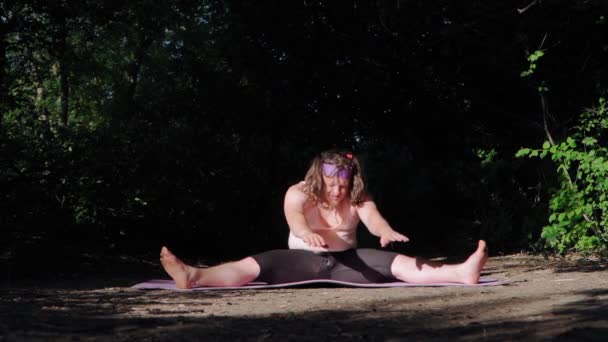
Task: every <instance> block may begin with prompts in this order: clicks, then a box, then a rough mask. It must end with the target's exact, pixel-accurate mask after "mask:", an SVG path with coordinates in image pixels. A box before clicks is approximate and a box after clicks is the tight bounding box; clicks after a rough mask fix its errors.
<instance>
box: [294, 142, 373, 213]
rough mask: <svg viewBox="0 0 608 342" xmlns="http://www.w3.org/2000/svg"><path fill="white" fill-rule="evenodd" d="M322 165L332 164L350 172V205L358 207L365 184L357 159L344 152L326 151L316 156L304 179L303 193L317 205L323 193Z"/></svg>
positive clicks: (362, 196) (351, 154)
mask: <svg viewBox="0 0 608 342" xmlns="http://www.w3.org/2000/svg"><path fill="white" fill-rule="evenodd" d="M323 164H332V165H335V166H336V167H338V168H342V167H344V168H347V169H348V170H350V185H349V187H350V192H349V199H350V203H351V205H356V206H359V205H361V203H362V202H363V198H364V194H365V182H364V181H363V177H362V175H361V165H360V164H359V160H358V159H357V157H356V156H355V155H354V154H353V153H352V152H349V151H345V150H328V151H323V152H321V153H320V154H319V155H317V156H316V157H315V158H314V159H313V160H312V163H311V165H310V168H309V169H308V171H307V172H306V176H305V177H304V182H305V191H306V193H307V194H308V196H310V197H311V198H312V200H313V201H314V202H315V203H319V201H320V199H321V197H322V193H323V170H322V169H323Z"/></svg>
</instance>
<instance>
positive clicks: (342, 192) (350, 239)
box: [160, 150, 488, 288]
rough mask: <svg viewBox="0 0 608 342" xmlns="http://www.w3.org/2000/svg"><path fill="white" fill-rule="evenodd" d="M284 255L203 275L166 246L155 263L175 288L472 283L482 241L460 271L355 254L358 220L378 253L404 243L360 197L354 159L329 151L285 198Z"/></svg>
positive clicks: (393, 256) (368, 251) (386, 254)
mask: <svg viewBox="0 0 608 342" xmlns="http://www.w3.org/2000/svg"><path fill="white" fill-rule="evenodd" d="M284 213H285V218H286V220H287V224H288V226H289V230H290V233H289V240H288V245H289V249H277V250H272V251H267V252H263V253H259V254H256V255H252V256H249V257H246V258H244V259H242V260H239V261H233V262H227V263H224V264H220V265H217V266H213V267H209V268H195V267H192V266H189V265H186V264H185V263H183V262H182V261H181V260H180V259H178V258H177V257H176V256H175V255H174V254H173V253H171V252H170V251H169V250H168V249H167V248H166V247H162V249H161V253H160V260H161V263H162V265H163V268H164V269H165V271H166V272H167V273H168V274H169V275H170V276H171V278H173V280H175V282H176V286H177V287H178V288H191V287H198V286H240V285H244V284H247V283H249V282H252V281H261V282H266V283H269V284H280V283H289V282H296V281H306V280H315V279H330V280H340V281H347V282H355V283H378V282H391V281H405V282H409V283H418V284H423V283H437V282H454V283H463V284H476V283H477V282H478V281H479V277H480V272H481V270H482V268H483V266H484V264H485V263H486V261H487V258H488V251H487V246H486V243H485V241H483V240H480V241H479V242H478V245H477V249H476V250H475V251H474V252H473V253H472V254H471V255H470V256H469V257H468V258H467V259H466V260H465V261H464V262H463V263H460V264H446V263H440V262H435V261H430V260H426V259H424V258H420V257H411V256H407V255H403V254H398V253H395V252H391V251H386V250H381V249H373V248H359V249H358V248H356V247H357V238H356V230H357V226H358V224H359V221H361V222H362V223H363V224H364V225H365V226H366V228H367V229H368V230H369V231H370V232H371V233H372V234H373V235H375V236H377V237H379V238H380V246H381V247H382V248H384V247H386V245H388V244H389V243H391V242H407V241H409V239H408V238H407V237H406V236H405V235H403V234H401V233H398V232H397V231H395V230H394V229H393V228H392V227H391V226H390V225H389V224H388V222H387V221H386V220H385V219H384V218H383V216H382V215H381V214H380V212H379V210H378V208H377V207H376V205H375V203H374V201H373V200H372V199H371V198H370V196H369V195H368V194H367V193H366V192H365V182H364V180H363V177H362V175H361V167H360V164H359V161H358V159H357V158H356V156H354V154H353V153H351V152H346V151H340V150H330V151H325V152H322V153H320V154H319V155H318V156H317V157H316V158H314V159H313V161H312V163H311V166H310V168H309V170H308V172H307V173H306V176H305V178H304V181H302V182H300V183H297V184H295V185H292V186H291V187H290V188H289V189H288V190H287V192H286V194H285V201H284Z"/></svg>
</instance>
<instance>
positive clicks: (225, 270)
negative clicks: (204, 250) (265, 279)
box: [160, 247, 260, 289]
mask: <svg viewBox="0 0 608 342" xmlns="http://www.w3.org/2000/svg"><path fill="white" fill-rule="evenodd" d="M160 262H161V263H162V265H163V268H164V269H165V272H167V273H168V274H169V275H170V276H171V278H173V280H175V284H176V286H177V287H178V288H180V289H189V288H192V287H199V286H240V285H244V284H247V283H249V282H251V281H253V280H254V279H255V278H257V276H258V275H259V274H260V266H259V265H258V264H257V262H256V261H255V260H254V259H253V258H251V257H247V258H245V259H242V260H239V261H233V262H227V263H225V264H221V265H217V266H213V267H209V268H196V267H192V266H189V265H186V264H185V263H184V262H183V261H181V260H180V259H178V258H177V257H176V256H175V255H173V253H171V252H170V251H169V249H167V247H163V248H162V249H161V251H160Z"/></svg>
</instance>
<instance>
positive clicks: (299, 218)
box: [283, 184, 327, 247]
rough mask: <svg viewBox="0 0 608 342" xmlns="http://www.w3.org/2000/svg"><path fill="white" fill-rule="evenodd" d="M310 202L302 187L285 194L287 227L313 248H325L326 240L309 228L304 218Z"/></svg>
mask: <svg viewBox="0 0 608 342" xmlns="http://www.w3.org/2000/svg"><path fill="white" fill-rule="evenodd" d="M307 200H308V195H306V193H304V191H303V190H302V189H301V185H299V184H296V185H293V186H291V187H290V188H289V190H287V193H286V194H285V202H284V208H283V209H284V212H285V218H286V219H287V225H289V230H290V231H291V233H292V234H293V235H295V236H297V237H299V238H300V239H302V240H304V242H306V243H307V244H308V245H309V246H311V247H325V246H326V245H327V244H326V242H325V239H323V237H322V236H321V235H319V234H316V233H314V232H313V231H312V229H310V227H309V226H308V222H306V217H305V216H304V205H305V204H306V201H307Z"/></svg>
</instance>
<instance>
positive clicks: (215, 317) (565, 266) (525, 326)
mask: <svg viewBox="0 0 608 342" xmlns="http://www.w3.org/2000/svg"><path fill="white" fill-rule="evenodd" d="M484 275H488V276H491V277H495V278H499V279H505V278H508V279H510V280H511V281H512V283H511V284H509V285H504V286H493V287H476V288H466V287H443V288H430V287H414V288H387V289H352V288H301V289H294V288H291V289H280V290H248V291H222V292H168V291H162V290H147V291H143V290H134V289H130V288H129V286H130V285H132V284H134V283H135V282H136V281H137V280H135V279H133V278H132V279H116V280H108V279H106V280H105V282H104V283H103V285H100V283H99V279H97V280H95V279H89V280H83V281H79V282H73V283H67V284H58V285H57V284H56V285H54V286H52V288H49V287H45V288H43V287H27V288H24V287H15V285H10V284H5V286H3V288H2V290H1V291H0V333H1V335H0V341H49V340H52V341H105V340H108V341H151V340H152V341H275V340H277V341H284V340H292V341H347V340H348V341H351V340H362V341H417V340H425V341H435V340H436V341H450V340H493V341H496V340H500V341H505V340H507V341H508V340H525V341H530V340H546V339H551V340H558V341H570V340H571V341H600V340H603V341H605V340H606V338H607V336H608V265H607V264H606V263H602V262H593V263H591V262H587V263H581V262H572V261H570V262H568V261H564V260H559V261H557V260H545V259H543V258H541V257H532V256H525V255H512V256H506V257H492V258H490V260H489V262H488V265H487V267H486V269H485V272H484ZM95 284H97V285H95ZM104 286H112V287H104ZM87 288H88V289H87Z"/></svg>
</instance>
